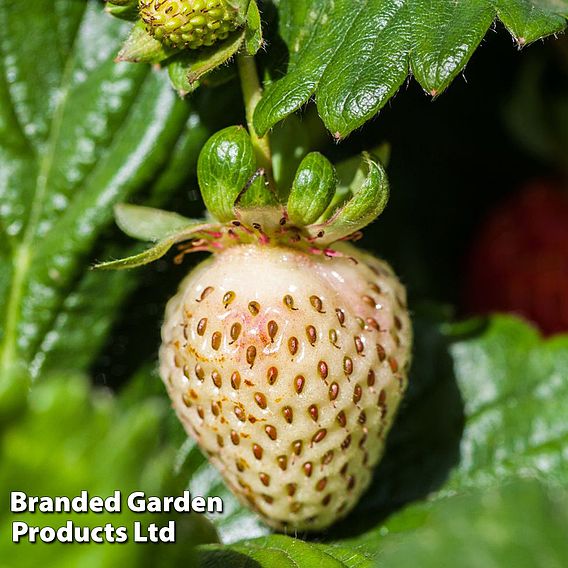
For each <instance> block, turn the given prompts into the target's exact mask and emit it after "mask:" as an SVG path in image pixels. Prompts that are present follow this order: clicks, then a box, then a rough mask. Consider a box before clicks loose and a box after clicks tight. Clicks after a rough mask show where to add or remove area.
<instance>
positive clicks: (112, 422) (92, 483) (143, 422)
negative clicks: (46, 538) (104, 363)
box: [0, 374, 216, 568]
mask: <svg viewBox="0 0 568 568" xmlns="http://www.w3.org/2000/svg"><path fill="white" fill-rule="evenodd" d="M139 380H141V381H142V380H147V376H145V375H143V376H141V377H140V379H139ZM145 391H147V387H144V386H143V385H141V388H139V389H138V393H139V394H138V395H136V394H134V393H132V392H128V395H127V396H126V397H124V399H122V400H121V398H115V397H114V396H113V395H111V393H110V392H108V391H103V390H98V391H93V390H92V389H91V387H90V385H89V381H88V380H86V379H85V378H82V377H78V376H73V375H69V374H60V375H59V376H53V377H50V378H45V379H44V380H43V381H42V382H41V383H38V384H37V385H36V386H35V387H34V389H33V391H32V394H31V395H30V398H29V402H28V404H27V405H25V407H24V408H23V409H22V410H21V411H20V413H19V415H18V417H17V418H16V419H14V420H13V421H12V422H11V423H10V424H9V425H8V426H6V427H5V428H3V429H2V431H0V487H2V490H3V491H4V492H8V491H24V492H26V493H27V494H28V495H31V496H41V495H49V496H56V495H67V496H70V497H75V496H77V495H79V494H80V492H81V491H83V490H86V491H88V492H89V494H90V496H95V495H98V496H102V497H108V496H110V495H112V494H113V492H114V491H117V490H119V491H121V492H122V497H123V500H122V512H121V513H120V514H115V513H102V514H93V513H89V514H65V515H49V514H41V513H35V514H34V513H17V514H11V513H9V511H8V508H7V507H5V508H3V510H2V512H1V513H0V534H2V535H4V536H6V535H9V534H11V530H12V528H11V523H12V522H13V521H15V520H18V521H24V522H27V523H28V524H29V525H31V526H51V527H54V528H57V527H60V526H63V525H64V524H65V523H66V522H67V521H68V520H71V521H72V522H73V523H74V524H75V525H76V526H86V527H94V526H104V525H105V524H106V523H111V524H112V525H113V526H114V527H118V526H125V527H127V530H128V531H129V535H130V537H131V536H132V534H133V532H132V524H133V522H134V521H140V522H142V524H143V526H147V525H148V524H149V523H152V522H155V523H157V524H158V525H160V526H163V525H165V524H167V522H168V521H169V520H177V521H179V523H177V524H176V527H177V531H176V535H177V544H176V545H170V546H167V545H165V544H164V545H157V546H156V545H153V546H152V545H146V546H145V545H140V544H134V543H133V542H132V538H130V539H129V542H128V543H126V544H120V545H116V544H115V545H113V544H102V545H96V546H88V545H87V546H85V545H82V544H62V543H51V544H42V543H39V544H30V543H29V542H27V541H26V540H24V541H23V542H22V543H20V544H19V545H18V546H17V547H15V545H14V544H12V543H11V539H9V538H2V539H0V557H1V558H2V565H3V566H7V567H12V566H14V567H15V566H17V567H28V566H29V567H30V568H31V567H35V566H38V565H40V564H41V565H44V566H62V567H67V566H69V567H75V566H79V565H80V566H93V567H95V566H97V567H99V566H109V567H110V566H116V565H118V564H119V563H120V564H121V565H123V566H132V567H135V566H136V567H137V566H146V565H148V566H155V565H156V564H157V563H159V562H161V560H162V559H164V558H167V557H171V556H172V554H174V553H175V557H177V558H181V557H183V558H184V559H185V560H186V561H187V562H188V565H191V563H192V558H193V556H192V554H193V552H192V549H193V546H194V544H196V543H199V542H215V541H216V536H215V532H214V530H213V529H212V528H211V527H210V526H209V525H208V523H207V521H206V520H205V519H204V518H203V517H202V516H199V515H191V516H187V515H186V516H184V517H183V518H181V517H180V516H176V515H175V514H167V513H162V514H152V513H143V514H142V513H138V514H136V513H133V512H131V511H130V510H129V509H128V508H127V507H126V504H125V499H126V497H127V496H128V494H130V493H131V492H133V491H144V492H145V493H146V494H147V495H179V494H181V491H182V490H183V485H182V484H181V483H180V480H179V479H176V477H175V476H174V475H172V464H173V458H174V455H175V452H174V450H173V446H172V445H171V441H170V440H168V439H167V437H165V436H164V425H165V422H166V420H167V417H168V415H169V405H168V404H167V402H166V401H165V400H164V398H162V397H159V398H156V397H151V396H145V395H142V393H144V392H145ZM141 448H143V451H142V452H141V451H140V449H141ZM5 495H7V493H5ZM162 565H163V564H162Z"/></svg>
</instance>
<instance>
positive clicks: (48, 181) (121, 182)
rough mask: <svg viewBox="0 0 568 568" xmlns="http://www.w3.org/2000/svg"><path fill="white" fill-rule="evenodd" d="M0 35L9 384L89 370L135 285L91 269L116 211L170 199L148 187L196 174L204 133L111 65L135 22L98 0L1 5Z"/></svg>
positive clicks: (172, 100)
mask: <svg viewBox="0 0 568 568" xmlns="http://www.w3.org/2000/svg"><path fill="white" fill-rule="evenodd" d="M38 15H41V17H39V16H38ZM0 24H1V25H2V29H3V31H4V32H5V33H4V34H3V41H2V44H1V46H0V50H1V53H0V71H1V73H0V75H1V78H0V132H1V136H0V172H1V173H0V176H1V177H2V180H3V181H2V184H0V203H1V207H0V243H2V245H1V246H0V274H1V276H0V376H2V374H3V372H4V373H5V371H6V370H7V369H9V368H11V367H13V366H14V365H22V366H24V367H31V369H32V371H33V373H34V374H35V375H38V374H39V372H40V370H41V369H42V368H44V367H45V366H48V367H53V366H60V367H63V368H65V367H66V366H67V367H68V368H74V369H81V368H84V367H85V365H87V364H88V363H89V362H90V360H92V358H93V357H94V356H96V352H97V345H100V343H101V342H102V341H103V340H104V337H105V334H106V331H107V330H108V328H109V325H110V324H111V322H112V321H113V319H114V318H115V317H116V307H117V306H118V305H119V304H120V302H121V301H122V300H123V299H124V297H125V296H126V294H127V293H128V292H129V291H131V290H132V288H133V286H134V285H135V283H136V280H135V277H133V276H129V277H125V276H122V275H120V276H119V275H117V276H109V275H104V276H101V275H94V274H93V273H91V272H89V271H87V269H86V267H87V266H88V265H89V264H90V262H91V257H92V255H93V249H94V247H95V246H96V245H97V239H98V237H99V236H100V235H101V233H102V231H103V230H104V229H105V228H106V227H108V226H109V225H110V224H111V222H112V207H113V205H114V204H115V203H117V202H119V201H128V200H129V199H131V198H132V197H133V196H134V195H137V194H140V193H141V192H142V191H147V190H148V189H149V187H150V194H153V197H151V199H150V201H151V202H152V201H155V203H152V204H156V205H159V204H160V203H162V202H163V201H164V200H165V199H167V197H168V196H169V195H171V193H172V191H173V190H174V189H175V188H176V187H177V186H176V185H175V184H172V185H168V187H164V185H163V184H159V183H158V184H156V185H155V186H153V189H152V187H151V185H152V182H153V180H154V179H155V178H157V177H158V175H159V174H160V173H161V172H162V171H163V172H164V174H163V175H164V176H166V175H169V176H170V179H172V178H173V177H177V179H178V182H179V179H180V173H179V172H178V173H176V176H172V175H171V172H169V166H170V164H172V165H173V164H177V163H178V162H179V161H180V158H181V160H182V161H183V163H184V168H183V170H181V171H182V172H183V173H184V174H185V175H187V174H189V173H191V171H192V170H194V167H195V161H196V157H197V152H198V150H199V148H200V147H201V145H202V144H203V142H204V139H205V138H206V136H207V129H206V128H205V127H204V126H203V124H202V123H201V120H200V115H199V114H198V113H197V112H196V111H195V110H194V109H193V108H192V106H190V105H188V104H186V103H184V102H182V101H180V100H179V99H177V97H176V96H175V94H174V93H173V92H172V90H171V89H170V87H169V85H168V82H167V81H166V80H165V79H164V75H163V73H158V72H156V71H154V70H151V69H150V68H149V67H146V66H137V65H129V64H125V63H121V64H116V63H114V62H113V57H114V55H115V53H116V52H117V51H118V47H119V44H120V40H121V37H122V36H124V34H125V32H126V29H127V27H128V24H125V23H123V22H120V21H118V20H115V19H113V18H109V17H108V15H106V14H105V13H104V12H103V11H102V10H101V4H100V3H99V2H98V1H96V0H88V1H84V2H83V1H81V2H77V1H75V0H61V1H59V2H57V3H55V4H54V3H53V2H51V1H49V0H32V1H31V2H26V3H13V2H0ZM180 154H181V156H180ZM182 179H183V178H182ZM124 252H127V251H124V250H122V251H121V252H120V253H119V251H118V250H117V247H116V246H115V245H113V246H112V247H111V248H110V249H109V250H107V251H106V252H105V251H101V253H100V254H101V257H102V258H105V257H108V256H110V255H113V256H124ZM95 290H96V293H95V294H93V291H95ZM61 344H65V349H61ZM67 344H69V345H67ZM87 345H88V349H85V347H86V346H87ZM67 347H68V349H67ZM54 353H57V359H56V358H55V356H54V355H52V354H54ZM74 357H76V359H74Z"/></svg>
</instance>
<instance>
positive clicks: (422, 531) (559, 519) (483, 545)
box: [379, 480, 568, 568]
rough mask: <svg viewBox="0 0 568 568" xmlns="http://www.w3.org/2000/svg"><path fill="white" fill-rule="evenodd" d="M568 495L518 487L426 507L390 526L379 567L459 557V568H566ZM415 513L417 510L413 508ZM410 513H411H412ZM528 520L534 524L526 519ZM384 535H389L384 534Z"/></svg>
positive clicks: (524, 484) (428, 563)
mask: <svg viewBox="0 0 568 568" xmlns="http://www.w3.org/2000/svg"><path fill="white" fill-rule="evenodd" d="M567 505H568V494H567V493H566V491H561V490H558V489H555V490H552V489H550V488H548V487H546V486H544V485H541V484H540V483H538V482H536V481H534V480H532V481H522V482H519V481H517V482H515V483H511V484H506V485H504V486H498V487H493V488H491V489H489V490H480V489H477V490H475V491H474V492H472V493H471V494H469V495H460V496H454V497H450V498H447V499H441V500H438V501H436V502H434V503H431V504H427V505H423V506H422V507H421V511H420V515H417V511H416V510H414V511H411V510H409V511H407V512H403V513H402V514H400V515H398V516H397V517H396V518H394V519H393V520H392V521H391V523H389V530H390V531H391V532H390V533H389V534H388V536H386V537H385V538H383V545H384V546H383V547H382V550H381V552H380V554H379V562H380V565H381V566H385V567H388V568H391V567H392V568H397V567H403V566H412V565H417V564H419V565H420V566H424V567H425V568H430V567H434V566H436V567H437V566H441V565H444V563H445V562H446V560H447V559H448V558H459V559H460V566H465V567H473V566H478V565H479V563H480V562H481V563H482V565H483V566H495V567H497V566H513V565H514V566H519V567H521V568H531V567H533V566H564V565H565V564H566V563H567V562H568V544H567V541H566V538H565V535H566V531H567V530H568V514H567V510H568V509H567ZM412 509H414V508H412ZM411 513H412V514H411ZM528 519H530V521H529V520H528ZM385 534H386V531H385Z"/></svg>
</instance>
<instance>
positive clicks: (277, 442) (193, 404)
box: [108, 129, 412, 530]
mask: <svg viewBox="0 0 568 568" xmlns="http://www.w3.org/2000/svg"><path fill="white" fill-rule="evenodd" d="M248 143H249V142H248V135H246V132H245V131H243V130H239V129H236V130H235V129H228V130H227V131H222V133H220V134H219V135H217V136H216V137H214V138H213V139H212V140H211V141H210V142H209V143H208V145H206V147H205V149H204V150H203V153H202V156H201V158H200V169H199V173H200V176H199V177H200V185H201V189H202V193H203V196H204V199H205V202H206V204H207V205H208V207H209V209H210V211H211V212H212V213H213V214H215V215H216V217H217V219H218V220H219V222H204V223H201V224H197V225H196V224H195V223H191V221H188V220H187V219H184V218H182V217H180V216H177V215H175V214H167V213H164V212H157V211H155V210H146V209H144V208H138V207H132V206H127V207H124V206H123V207H122V208H121V209H120V210H119V211H118V214H119V215H118V220H119V224H121V226H122V227H123V228H124V229H125V230H126V231H127V232H128V233H129V234H132V235H137V236H139V237H146V238H149V237H150V234H151V233H152V234H153V235H154V240H158V235H157V233H156V231H157V232H158V233H160V236H161V241H160V242H159V243H158V244H157V245H156V246H155V247H154V248H153V249H150V251H148V252H147V253H146V255H147V256H146V257H144V255H139V256H137V257H133V258H132V259H127V260H125V261H117V262H115V263H110V264H109V265H108V266H111V267H117V266H134V265H138V264H142V263H144V262H147V261H148V260H152V259H154V258H156V257H157V256H160V255H162V254H164V253H165V251H167V250H168V249H169V248H170V247H171V246H173V245H174V244H175V243H180V242H185V241H187V242H186V243H185V244H183V245H182V255H183V254H185V253H186V252H190V251H192V250H203V249H207V250H210V251H212V252H213V256H212V257H210V258H209V259H208V260H206V261H204V262H203V263H201V264H200V265H199V266H197V267H196V268H194V269H193V270H191V271H190V273H189V274H188V276H187V277H186V278H185V280H184V281H183V282H182V284H181V286H180V288H179V291H178V293H177V295H176V296H175V297H174V298H173V299H172V300H170V302H169V304H168V306H167V310H166V317H165V322H164V324H163V328H162V347H161V350H160V373H161V376H162V379H163V381H164V383H165V385H166V387H167V390H168V393H169V395H170V397H171V400H172V402H173V406H174V408H175V410H176V412H177V414H178V416H179V418H180V420H181V422H182V423H183V425H184V427H185V429H186V431H187V432H188V434H189V435H191V436H192V437H193V438H195V440H197V442H198V444H199V446H200V447H201V449H202V450H203V451H204V452H205V453H206V454H207V456H208V457H209V459H210V460H211V461H212V463H213V464H214V465H215V466H216V467H217V468H218V469H219V471H220V472H221V474H222V475H223V477H224V479H225V481H226V483H227V484H228V485H229V487H230V488H231V489H232V490H233V492H234V493H235V494H236V495H237V496H238V497H239V499H240V500H241V501H242V502H243V503H244V504H245V505H247V506H249V507H251V508H252V509H254V510H255V511H256V512H257V513H258V514H259V515H261V516H262V518H263V519H264V520H265V521H266V523H268V524H269V525H271V526H272V527H274V528H276V529H279V530H286V529H296V530H319V529H322V528H325V527H327V526H329V525H331V524H332V523H333V522H335V521H337V520H338V519H339V518H341V517H343V516H345V515H346V514H347V513H348V512H349V511H350V510H351V509H352V508H353V507H354V506H355V504H356V503H357V501H358V500H359V498H360V497H361V495H362V493H363V492H364V491H365V489H366V488H367V487H368V485H369V483H370V480H371V477H372V473H373V468H374V466H375V465H376V464H377V462H378V460H379V459H380V457H381V455H382V453H383V451H384V448H385V439H386V436H387V434H388V432H389V429H390V427H391V425H392V423H393V420H394V417H395V415H396V411H397V408H398V406H399V403H400V401H401V398H402V395H403V393H404V390H405V388H406V384H407V371H408V367H409V362H410V351H411V342H412V338H411V322H410V319H409V316H408V311H407V307H406V295H405V290H404V288H403V286H402V285H401V284H400V282H399V281H398V279H397V278H396V276H395V274H394V273H393V271H392V270H391V268H390V267H389V266H388V265H387V264H386V263H385V262H383V261H380V260H378V259H376V258H374V257H372V256H371V255H369V254H366V253H362V252H360V251H358V250H357V249H356V248H355V247H354V246H353V245H350V244H346V243H341V244H337V243H338V241H341V240H345V238H346V237H351V236H353V234H354V232H356V231H357V230H358V229H359V228H361V227H362V226H364V225H366V224H367V223H368V222H369V221H370V220H372V219H373V218H374V217H375V216H376V214H377V212H380V211H381V210H382V208H384V205H385V203H386V194H387V186H386V178H385V176H384V172H383V171H382V169H381V168H380V166H379V165H378V164H376V163H374V162H372V161H371V160H370V159H369V158H368V157H367V158H365V159H364V160H363V162H362V167H364V168H366V169H367V170H368V171H367V173H366V177H365V176H363V178H364V179H363V181H362V180H361V177H362V175H361V172H362V170H361V171H359V172H358V174H359V175H358V176H357V175H356V177H358V180H359V181H358V182H356V183H355V184H354V185H353V186H352V188H351V192H350V193H349V194H348V195H344V196H343V197H342V199H340V200H337V201H336V202H335V203H334V199H336V198H337V193H336V192H335V190H336V185H337V181H336V178H335V171H334V169H333V167H332V166H331V164H329V162H327V161H326V160H325V158H323V157H322V156H321V155H319V154H309V155H308V156H307V157H306V158H305V160H304V162H302V165H301V166H300V169H299V170H298V173H297V175H296V180H295V182H294V185H293V187H292V189H291V191H290V193H289V196H288V200H287V203H286V206H279V205H272V206H270V205H269V204H267V202H266V201H267V200H269V199H270V198H269V197H267V195H265V196H264V198H262V197H259V196H260V191H261V190H262V187H263V186H262V185H258V184H257V187H256V188H255V187H252V188H251V191H252V192H255V191H256V192H257V193H256V196H255V197H254V199H255V200H256V202H255V203H253V204H252V205H249V206H246V205H244V204H242V203H241V201H240V200H241V199H242V197H243V192H242V191H241V189H242V187H243V186H245V187H247V188H248V185H247V184H246V179H247V177H251V174H253V173H254V163H253V164H252V165H251V166H250V167H249V171H248V172H247V171H246V169H245V174H246V175H245V177H244V178H243V179H241V180H240V181H239V180H237V181H235V180H234V179H232V180H231V184H236V187H237V191H235V192H234V193H233V195H227V194H226V191H225V189H226V187H227V183H225V182H223V183H221V184H220V182H219V179H221V178H223V174H220V173H219V172H220V170H219V167H220V164H219V163H217V162H216V160H218V158H219V150H220V149H223V156H225V157H226V156H228V155H230V154H231V152H229V151H227V145H228V144H229V145H230V144H233V146H234V147H233V148H232V150H233V152H232V155H233V156H234V155H238V154H239V152H241V153H244V154H246V152H248ZM224 159H225V158H223V160H224ZM239 160H240V161H239V164H234V166H235V167H237V166H239V165H242V163H243V162H246V161H247V160H242V159H240V158H239ZM225 165H226V164H225ZM240 169H241V170H242V168H240ZM228 171H230V172H231V174H230V175H234V170H233V169H230V170H228ZM253 177H254V176H253ZM211 180H213V181H211ZM243 180H244V182H245V183H244V184H243V183H242V182H243ZM225 181H226V179H225ZM255 184H256V182H253V184H252V185H253V186H254V185H255ZM219 188H224V190H223V193H220V192H219ZM239 188H241V189H239ZM235 199H236V201H237V205H236V206H235V207H233V205H234V202H235ZM216 200H217V201H216ZM263 200H264V201H263ZM259 202H260V206H259ZM227 206H228V207H227ZM152 218H153V220H152ZM149 227H151V230H149ZM158 229H159V230H158ZM121 263H122V264H121Z"/></svg>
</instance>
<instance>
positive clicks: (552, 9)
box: [255, 0, 568, 138]
mask: <svg viewBox="0 0 568 568" xmlns="http://www.w3.org/2000/svg"><path fill="white" fill-rule="evenodd" d="M276 5H277V7H278V11H279V28H280V33H281V35H282V38H283V40H284V41H285V43H286V45H287V46H288V50H289V56H290V60H289V63H288V69H287V73H286V75H285V76H284V77H283V78H281V79H278V80H276V81H275V82H274V83H273V84H271V85H270V86H269V87H268V88H267V89H266V92H265V96H264V98H263V100H262V101H261V102H260V104H259V105H258V108H257V110H256V113H255V125H256V128H257V130H258V131H259V133H260V134H261V135H262V134H264V133H265V132H267V131H268V130H269V129H270V128H272V127H273V126H274V125H275V124H276V123H277V122H279V121H280V120H282V119H283V118H285V117H286V116H288V115H289V114H291V113H292V112H294V111H295V110H297V109H298V108H300V107H301V106H302V105H304V104H305V103H306V102H307V101H308V100H309V99H310V98H311V97H312V96H314V95H315V98H316V102H317V106H318V110H319V112H320V115H321V117H322V119H323V121H324V122H325V125H326V126H327V128H328V129H329V130H330V131H331V132H332V133H333V134H334V136H335V137H336V138H343V137H345V136H347V135H348V134H350V133H351V132H352V131H353V130H355V129H356V128H358V127H360V126H362V125H363V124H364V123H365V122H366V121H367V120H369V119H370V118H371V117H373V116H374V115H375V114H377V112H378V111H379V110H380V109H381V108H382V107H383V106H384V105H385V104H386V102H387V101H388V100H389V99H390V98H391V97H392V96H393V95H394V94H395V93H396V92H397V90H398V89H399V88H400V87H401V85H402V84H403V83H404V81H405V80H406V78H407V76H408V75H409V73H411V74H412V75H413V76H414V77H415V78H416V80H417V81H418V82H419V83H420V85H421V86H422V87H423V88H424V90H425V91H426V92H428V93H430V94H432V95H437V94H439V93H440V92H442V91H443V90H444V89H446V88H447V87H448V85H449V84H450V83H451V82H452V81H453V80H454V79H455V78H456V76H457V75H458V74H459V73H460V72H461V71H462V70H463V68H464V66H465V65H466V63H467V62H468V61H469V59H470V57H471V55H472V54H473V52H474V51H475V49H476V48H477V47H478V45H479V43H480V42H481V40H482V39H483V36H484V35H485V34H486V32H487V30H488V29H489V27H490V26H491V24H492V22H493V21H494V19H495V18H496V17H499V18H500V19H501V20H502V21H503V23H504V24H505V26H506V27H507V29H508V30H509V31H510V32H511V34H512V35H513V36H514V38H515V39H516V40H517V42H518V44H519V45H525V44H527V43H530V42H533V41H535V40H537V39H539V38H542V37H544V36H548V35H550V34H554V33H557V32H559V31H561V30H563V29H564V27H565V26H566V17H568V4H567V3H566V2H565V0H539V1H538V2H528V1H526V0H498V1H495V0H457V1H454V2H447V0H414V1H413V2H402V1H400V0H356V1H353V0H339V1H338V0H298V1H294V2H287V1H285V0H278V1H277V2H276Z"/></svg>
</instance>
